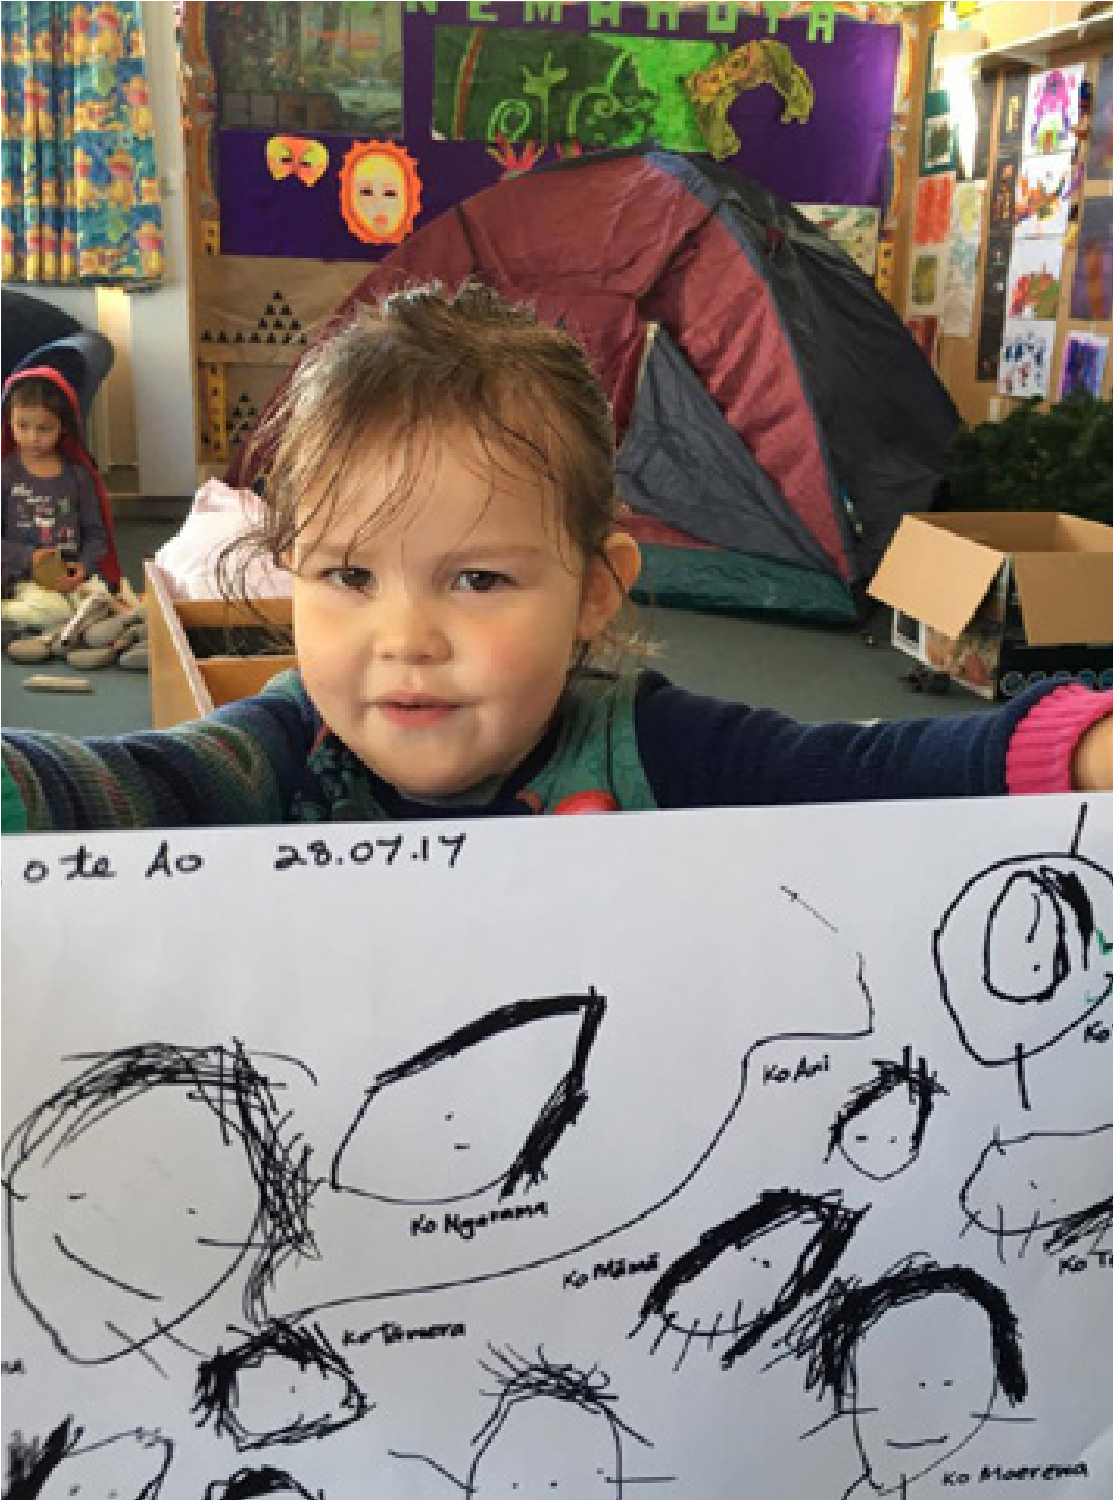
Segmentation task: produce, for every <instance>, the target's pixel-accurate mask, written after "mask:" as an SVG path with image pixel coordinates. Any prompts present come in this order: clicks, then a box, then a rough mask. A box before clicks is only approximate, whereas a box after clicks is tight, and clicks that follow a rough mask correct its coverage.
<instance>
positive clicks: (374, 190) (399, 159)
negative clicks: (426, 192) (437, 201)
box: [340, 141, 421, 245]
mask: <svg viewBox="0 0 1113 1500" xmlns="http://www.w3.org/2000/svg"><path fill="white" fill-rule="evenodd" d="M420 208H421V180H420V178H419V177H418V175H417V164H416V162H415V161H414V160H413V158H412V157H411V156H410V155H409V154H408V153H407V152H406V151H403V150H402V148H401V147H400V146H395V145H393V144H391V143H390V142H389V141H368V142H363V143H357V144H356V145H354V146H353V147H352V149H351V150H350V151H349V152H348V154H347V156H346V157H345V158H344V166H343V168H342V170H341V173H340V210H341V213H342V214H343V216H344V221H345V223H346V224H347V226H348V228H349V230H350V231H351V233H352V234H354V235H355V237H356V239H358V240H363V241H364V243H365V244H368V245H399V244H401V242H402V241H403V240H404V239H405V237H406V236H407V235H408V234H409V232H410V230H411V229H412V228H413V223H414V219H415V218H416V217H417V214H418V211H419V210H420Z"/></svg>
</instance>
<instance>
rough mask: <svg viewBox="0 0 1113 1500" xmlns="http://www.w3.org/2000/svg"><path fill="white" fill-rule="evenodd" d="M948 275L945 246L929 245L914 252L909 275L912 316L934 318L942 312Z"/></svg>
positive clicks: (909, 307)
mask: <svg viewBox="0 0 1113 1500" xmlns="http://www.w3.org/2000/svg"><path fill="white" fill-rule="evenodd" d="M946 273H947V264H946V249H945V247H944V246H941V245H929V246H924V247H923V248H918V249H916V250H914V252H913V255H912V264H911V266H910V267H909V273H908V312H909V315H910V316H918V317H927V316H933V317H934V316H938V315H939V314H940V313H941V312H942V310H943V287H944V284H945V279H946Z"/></svg>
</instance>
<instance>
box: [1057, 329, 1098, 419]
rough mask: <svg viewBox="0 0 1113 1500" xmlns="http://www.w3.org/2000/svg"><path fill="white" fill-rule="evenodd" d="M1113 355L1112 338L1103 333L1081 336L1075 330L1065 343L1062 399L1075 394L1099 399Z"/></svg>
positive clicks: (1061, 375)
mask: <svg viewBox="0 0 1113 1500" xmlns="http://www.w3.org/2000/svg"><path fill="white" fill-rule="evenodd" d="M1108 353H1109V339H1108V338H1107V337H1106V336H1105V335H1104V334H1100V333H1080V332H1078V331H1076V330H1074V329H1072V330H1071V331H1070V332H1069V333H1068V334H1067V336H1066V339H1065V341H1064V343H1063V364H1062V369H1061V371H1060V374H1059V399H1060V401H1061V400H1063V398H1064V397H1065V396H1071V395H1073V394H1074V392H1075V391H1085V392H1086V394H1087V395H1090V396H1093V397H1094V399H1095V400H1097V399H1098V398H1099V397H1100V396H1101V382H1102V377H1103V375H1104V374H1105V361H1106V356H1107V355H1108Z"/></svg>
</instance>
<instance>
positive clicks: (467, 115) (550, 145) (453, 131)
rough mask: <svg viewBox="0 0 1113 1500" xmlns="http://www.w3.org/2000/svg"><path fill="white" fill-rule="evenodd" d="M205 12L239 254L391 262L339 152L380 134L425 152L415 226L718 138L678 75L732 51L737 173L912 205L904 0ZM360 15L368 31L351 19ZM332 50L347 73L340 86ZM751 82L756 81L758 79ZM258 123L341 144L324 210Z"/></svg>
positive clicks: (219, 176)
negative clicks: (515, 177) (369, 226)
mask: <svg viewBox="0 0 1113 1500" xmlns="http://www.w3.org/2000/svg"><path fill="white" fill-rule="evenodd" d="M200 8H201V9H203V11H204V13H205V14H204V18H203V35H205V36H207V38H208V43H207V45H208V51H209V53H211V54H212V57H213V59H214V63H215V68H214V71H215V95H216V100H215V101H214V103H213V107H212V110H211V115H212V118H213V120H214V121H215V127H214V130H215V135H214V140H215V144H214V147H213V150H212V153H211V154H212V171H211V177H212V180H213V182H214V184H215V185H216V189H215V190H216V197H217V198H218V201H219V212H220V245H221V251H222V253H224V254H226V255H281V256H293V257H312V258H314V259H322V260H344V259H349V260H351V259H364V260H374V259H376V258H378V257H379V256H380V255H381V254H382V253H383V251H384V246H383V245H381V244H379V243H378V242H377V241H376V240H374V239H367V240H360V239H357V238H356V236H355V235H354V234H353V233H352V231H351V229H350V227H349V224H348V222H347V221H346V219H345V217H344V215H343V213H342V208H341V205H342V196H341V190H340V172H341V167H342V163H343V162H344V161H345V159H346V157H347V156H348V153H349V152H350V151H351V149H352V147H353V146H354V145H355V144H357V143H358V142H361V141H366V140H368V139H378V140H391V141H393V142H394V143H395V144H396V145H399V146H400V147H402V148H403V149H404V150H405V151H406V152H407V154H408V155H409V157H410V159H411V160H412V161H413V162H415V163H416V169H417V171H418V174H419V176H420V178H421V183H422V193H421V208H420V212H419V213H418V215H417V218H416V220H415V224H414V227H415V228H418V229H419V228H421V226H422V225H423V224H424V223H426V222H428V221H429V220H431V219H433V218H436V217H437V216H438V215H440V214H442V213H444V212H446V211H447V210H449V209H451V208H452V207H453V206H454V205H455V204H456V203H459V202H461V201H462V200H464V199H466V198H469V197H471V196H472V195H474V194H475V193H478V192H481V191H482V190H483V189H484V188H487V187H490V186H492V185H493V184H494V183H496V182H497V181H498V180H499V178H500V177H501V176H503V175H506V174H509V173H513V174H517V173H520V172H522V171H526V170H531V169H532V168H533V167H535V166H537V165H538V164H539V163H543V164H544V165H546V166H555V165H557V164H558V163H559V162H560V161H561V160H562V159H563V158H566V157H575V156H577V155H579V154H580V153H581V152H583V151H590V150H599V149H607V148H610V147H614V146H619V145H626V146H633V147H635V148H636V147H637V145H639V144H641V143H643V142H645V141H647V140H649V139H656V140H659V141H662V142H664V143H665V144H666V145H673V146H676V147H679V148H682V149H684V150H688V151H692V152H705V151H706V150H707V149H708V142H707V139H706V137H705V134H704V132H703V131H702V130H701V129H700V122H699V120H698V119H697V117H696V114H695V112H694V109H693V104H692V101H691V100H690V99H689V98H688V97H687V95H686V93H685V89H684V86H683V78H684V77H687V76H691V75H693V74H694V73H698V72H700V71H701V70H703V69H705V68H706V66H707V64H709V63H710V64H717V63H719V62H722V63H723V66H724V74H723V82H724V85H725V90H724V91H723V92H719V93H717V94H716V101H717V102H716V103H714V104H713V105H709V108H710V109H711V111H712V114H713V115H714V118H715V121H716V129H720V128H721V130H722V131H723V133H724V135H723V138H724V139H726V138H727V133H728V132H729V133H730V134H731V135H733V136H734V137H736V138H737V141H738V146H737V149H736V150H735V152H734V154H733V155H731V156H729V157H728V158H727V159H726V164H727V165H728V166H729V167H731V168H734V169H736V170H738V171H739V172H741V173H742V174H744V175H746V176H750V177H753V178H755V179H756V180H757V181H759V182H761V183H762V184H763V185H764V186H766V187H768V188H769V189H770V190H771V191H772V192H775V193H777V194H778V195H779V196H780V197H782V198H784V199H786V200H787V201H789V202H797V201H799V202H808V203H840V204H850V205H858V204H861V205H864V206H873V207H876V208H878V209H879V210H881V211H882V212H884V213H885V215H886V216H887V217H888V216H892V215H894V212H895V209H896V208H897V207H899V203H898V199H899V196H900V193H901V183H902V180H903V179H902V160H901V157H902V152H903V135H904V129H905V124H904V120H903V119H894V99H895V95H896V92H897V90H896V85H897V82H898V63H899V64H900V67H901V69H902V70H903V75H904V76H902V81H901V88H902V90H903V92H902V93H901V96H900V97H901V98H902V99H906V94H907V90H906V87H905V85H906V81H907V79H906V75H907V72H908V61H907V54H908V52H909V50H910V47H911V41H910V40H908V39H910V38H912V37H913V35H914V33H915V28H916V25H917V22H916V21H915V19H914V18H910V17H909V16H908V14H907V13H906V8H903V7H900V6H896V5H893V6H881V7H874V8H873V9H872V12H871V19H870V20H865V19H863V18H862V16H861V14H860V13H859V11H858V10H857V9H855V8H853V7H847V8H845V9H843V8H840V7H834V8H833V9H831V10H830V12H829V13H828V11H827V10H826V9H825V8H823V7H820V8H819V11H822V12H823V14H822V15H820V14H819V11H817V9H816V7H803V6H790V7H789V9H788V10H787V11H785V10H784V9H780V10H778V12H777V15H776V17H773V18H771V17H770V16H769V15H766V14H765V13H764V12H763V11H760V10H759V9H757V8H755V9H753V10H750V9H744V8H742V7H733V6H728V7H720V8H714V7H712V8H711V10H708V9H707V8H706V7H703V6H682V7H665V9H664V10H663V11H662V9H661V8H660V7H657V6H642V5H629V6H623V7H621V9H619V8H617V7H614V6H579V5H576V6H572V5H565V6H563V7H562V6H558V5H555V6H535V5H527V4H520V3H507V4H499V5H498V6H487V7H477V6H472V5H467V4H462V3H443V4H436V3H433V0H430V3H428V4H422V5H420V6H417V5H415V6H412V7H411V6H401V5H389V6H386V5H383V6H370V7H363V6H360V5H356V6H354V7H353V6H351V5H342V6H340V8H339V11H337V10H336V7H335V6H333V5H319V4H308V5H302V6H296V5H286V4H277V5H274V6H253V5H237V4H231V3H225V0H214V3H211V4H208V5H205V6H204V7H200ZM364 10H367V12H368V14H367V16H366V17H365V18H364V19H363V20H362V21H360V22H359V24H358V25H357V24H356V23H355V22H354V20H352V19H351V18H350V17H349V15H348V13H349V12H353V15H354V12H356V11H359V12H361V13H362V12H363V11H364ZM262 12H266V15H262ZM380 12H382V14H381V15H380V14H379V13H380ZM388 26H393V27H395V28H396V31H397V37H398V45H397V46H395V38H394V36H393V34H388V30H387V28H388ZM196 33H198V28H197V27H191V28H189V35H190V37H191V38H193V37H194V36H195V34H196ZM222 37H223V40H221V39H222ZM192 44H193V45H195V43H192ZM461 49H463V50H461ZM730 57H733V58H734V59H735V61H734V63H733V64H732V67H734V68H735V70H736V73H737V76H736V77H734V78H733V79H732V78H730V77H728V76H727V70H726V66H725V60H726V59H727V58H730ZM322 58H323V59H324V62H323V63H322V62H321V59H322ZM363 58H366V59H367V61H368V66H367V68H366V69H365V70H364V72H362V73H361V72H360V70H359V67H358V66H357V64H358V63H359V60H360V59H363ZM330 59H331V60H333V61H335V62H336V64H337V68H338V70H339V72H340V75H341V77H342V80H343V82H342V84H341V86H339V87H337V88H336V89H334V90H332V91H331V92H330V91H329V88H328V78H327V77H325V76H324V73H323V72H322V68H324V67H325V65H326V64H327V63H328V62H329V60H330ZM746 60H748V62H747V66H746V67H745V68H743V67H742V63H743V61H746ZM749 64H753V67H752V68H751V67H750V66H749ZM326 71H327V69H326ZM194 72H195V75H196V76H202V75H203V74H204V68H202V67H197V68H195V69H194ZM751 75H752V76H751ZM299 78H304V80H307V82H308V85H310V86H306V83H304V82H303V83H299V82H298V80H299ZM403 79H404V88H403ZM754 80H759V81H760V84H761V86H759V87H746V86H744V85H745V84H746V83H748V82H752V81H754ZM723 101H726V108H725V111H724V110H723V109H722V108H721V105H722V103H723ZM202 103H203V102H202ZM903 107H904V108H905V115H906V113H907V106H906V104H905V105H904V106H903ZM200 114H204V108H203V107H202V108H201V109H200V112H199V116H200ZM848 120H849V121H853V130H852V131H850V132H848V131H847V129H846V122H847V121H848ZM261 132H265V135H266V138H270V137H272V136H293V137H296V138H298V139H306V140H314V141H317V142H319V143H320V145H321V147H322V149H323V150H324V151H325V152H327V155H328V165H327V167H326V168H325V171H324V173H323V174H322V176H321V178H320V179H319V182H318V183H317V185H316V190H315V194H314V199H313V210H314V211H313V212H312V213H306V212H305V211H304V209H305V203H304V200H301V199H299V197H298V194H297V193H296V192H295V191H294V185H293V184H292V183H291V182H290V181H289V180H282V181H277V180H276V179H275V178H274V177H272V175H271V173H270V172H269V170H268V168H267V160H266V155H265V151H264V149H263V145H264V143H263V142H261V141H260V139H259V136H260V133H261ZM836 142H837V143H838V147H837V149H835V143H836Z"/></svg>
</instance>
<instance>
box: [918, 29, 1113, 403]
mask: <svg viewBox="0 0 1113 1500" xmlns="http://www.w3.org/2000/svg"><path fill="white" fill-rule="evenodd" d="M1084 9H1089V10H1092V9H1093V7H1083V6H1080V5H1077V4H1070V5H1067V4H1000V5H993V6H990V7H988V8H987V9H985V10H984V11H982V12H980V13H978V14H977V15H976V16H975V17H974V19H973V22H972V24H973V25H974V26H975V27H976V29H977V30H978V31H980V32H983V33H984V34H985V37H986V44H987V46H989V47H996V46H1002V45H1006V44H1013V45H1016V46H1018V47H1021V46H1022V43H1023V40H1024V39H1025V38H1030V37H1034V36H1036V35H1038V34H1039V33H1040V32H1042V31H1046V30H1049V29H1051V28H1052V27H1056V26H1060V25H1070V24H1071V23H1073V22H1075V21H1076V20H1078V19H1080V14H1081V12H1082V11H1083V10H1084ZM1111 50H1113V36H1111V35H1110V34H1109V33H1108V32H1105V33H1104V34H1095V35H1093V36H1092V37H1091V38H1089V39H1087V38H1086V37H1085V36H1084V38H1083V40H1082V41H1081V42H1078V41H1077V40H1076V39H1075V38H1074V35H1073V33H1071V34H1068V35H1067V36H1065V37H1064V38H1063V40H1062V42H1061V43H1057V44H1056V45H1054V46H1053V47H1052V48H1051V49H1050V50H1049V51H1048V53H1047V61H1046V63H1043V62H1042V61H1040V58H1039V55H1038V54H1036V53H1033V60H1032V64H1031V70H1032V72H1034V73H1036V72H1041V71H1043V69H1044V67H1054V66H1057V65H1069V64H1073V63H1079V62H1081V63H1085V64H1086V74H1087V77H1088V79H1089V81H1090V83H1091V84H1092V85H1093V86H1094V87H1095V90H1096V85H1097V73H1098V60H1099V59H1100V57H1101V56H1102V55H1104V54H1106V53H1108V52H1110V51H1111ZM989 66H990V67H991V68H992V69H993V71H992V72H991V73H989V74H987V76H989V77H991V78H992V79H993V82H994V89H995V98H994V106H993V115H992V136H991V139H992V140H993V142H994V149H993V150H992V151H991V153H990V158H989V171H988V177H987V181H988V183H989V184H990V185H992V182H993V174H994V168H995V165H996V158H997V152H996V141H997V136H998V123H999V114H1000V108H1001V96H1002V82H1001V80H1002V79H1003V77H1004V72H1005V70H1006V69H1008V68H1013V69H1015V68H1018V67H1022V66H1024V64H1023V63H1022V62H1018V61H1016V60H1013V61H1008V60H993V61H992V63H991V64H990V65H989ZM917 140H918V137H917ZM1082 195H1083V196H1084V197H1106V196H1110V195H1113V181H1090V180H1089V179H1086V180H1085V181H1084V182H1083V186H1082ZM914 212H915V195H914V193H913V194H910V195H909V200H908V213H909V214H910V215H911V214H913V213H914ZM988 238H989V212H988V201H987V205H986V213H985V215H984V218H983V225H982V236H981V248H980V253H979V260H978V274H977V290H976V294H975V300H974V318H973V325H972V330H971V334H970V336H969V337H968V338H957V337H955V336H953V335H946V334H943V335H941V336H940V340H939V345H938V353H937V363H936V368H937V370H938V373H939V376H940V378H941V379H942V381H943V383H944V384H945V385H946V387H947V389H948V391H949V392H950V394H951V396H952V398H953V400H954V401H955V404H956V405H957V406H958V409H959V411H960V413H961V414H962V417H963V419H964V420H965V421H967V422H969V423H971V424H974V423H978V422H984V421H990V420H998V419H1000V418H1001V417H1004V416H1007V415H1008V414H1009V412H1010V411H1012V410H1013V409H1014V408H1015V406H1016V405H1017V402H1016V401H1015V400H1014V399H1013V398H1011V397H1008V396H1001V395H999V394H998V390H997V382H996V380H995V379H994V380H979V379H978V378H977V372H976V354H977V344H978V329H979V326H980V322H981V310H982V293H983V285H984V271H985V256H986V248H987V244H988ZM1076 258H1077V250H1076V248H1075V247H1073V246H1070V244H1069V239H1068V248H1067V249H1066V251H1065V253H1064V257H1063V265H1062V287H1063V293H1062V297H1061V299H1060V303H1059V312H1058V316H1057V318H1056V337H1055V347H1054V352H1053V357H1052V366H1051V380H1052V387H1051V388H1052V393H1053V394H1052V398H1051V399H1052V400H1054V392H1055V390H1056V389H1057V385H1058V378H1059V369H1060V363H1061V358H1062V351H1063V344H1064V341H1065V339H1066V336H1067V334H1068V333H1069V332H1070V331H1071V330H1076V329H1077V330H1084V331H1089V332H1095V333H1102V334H1105V335H1110V334H1113V326H1111V325H1110V323H1109V322H1102V323H1085V322H1080V321H1077V320H1074V319H1072V318H1071V317H1070V316H1069V313H1070V286H1071V281H1072V279H1073V276H1074V267H1075V260H1076ZM905 271H907V267H905ZM898 305H903V304H898ZM1111 392H1113V360H1111V361H1109V362H1108V363H1107V369H1106V373H1105V378H1104V382H1103V387H1102V395H1103V396H1104V397H1106V398H1109V397H1110V395H1111ZM1046 404H1047V403H1045V405H1046Z"/></svg>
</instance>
